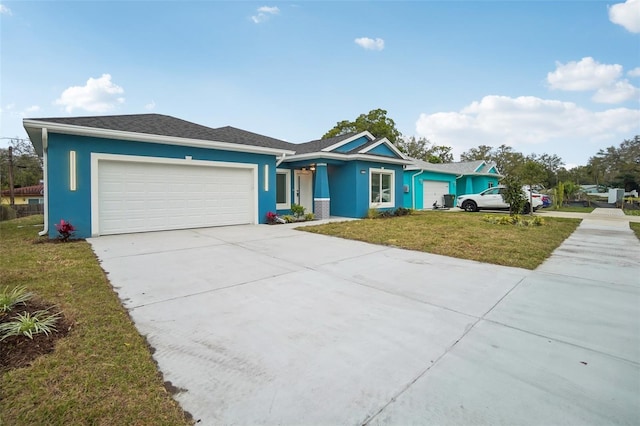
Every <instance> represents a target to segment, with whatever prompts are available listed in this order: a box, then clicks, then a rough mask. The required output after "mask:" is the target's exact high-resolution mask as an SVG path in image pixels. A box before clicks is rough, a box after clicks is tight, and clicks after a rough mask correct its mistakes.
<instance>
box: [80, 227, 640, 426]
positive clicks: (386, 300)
mask: <svg viewBox="0 0 640 426" xmlns="http://www.w3.org/2000/svg"><path fill="white" fill-rule="evenodd" d="M600 216H601V214H600ZM600 216H599V215H598V214H592V215H590V216H589V219H586V220H584V221H583V223H582V224H581V226H580V227H579V228H578V230H577V231H576V232H575V233H574V234H573V235H572V236H571V237H570V238H569V239H568V240H567V241H566V242H565V243H564V244H563V245H562V246H561V247H560V248H559V249H558V250H556V252H555V253H554V254H553V255H552V256H551V258H550V259H548V260H547V262H545V263H544V264H543V265H542V266H541V267H539V268H538V269H537V270H536V271H528V270H523V269H517V268H507V267H500V266H494V265H488V264H482V263H478V262H473V261H465V260H458V259H452V258H447V257H443V256H437V255H431V254H425V253H419V252H413V251H406V250H400V249H395V248H390V247H382V246H375V245H370V244H365V243H360V242H355V241H348V240H342V239H337V238H332V237H325V236H321V235H314V234H308V233H305V232H301V231H296V230H294V229H292V228H291V227H289V226H287V225H283V226H266V225H257V226H238V227H225V228H208V229H196V230H185V231H171V232H157V233H147V234H133V235H119V236H106V237H99V238H95V239H91V240H90V242H91V244H92V246H93V248H94V251H95V252H96V254H97V256H98V257H99V259H100V260H101V262H102V267H103V268H104V270H105V271H107V272H108V273H109V279H110V281H111V283H112V284H113V286H114V287H115V288H116V290H117V292H118V294H119V296H120V298H121V299H122V301H123V304H124V305H125V306H126V307H127V308H128V309H129V311H130V314H131V317H132V318H133V320H134V322H135V324H136V326H137V328H138V330H139V331H140V333H141V334H143V335H145V336H146V337H147V339H148V341H149V343H150V344H151V346H153V347H154V348H155V349H156V351H155V354H154V358H155V359H156V360H157V362H158V365H159V367H160V369H161V371H162V373H163V374H164V378H165V380H167V381H170V382H171V383H172V384H173V385H174V386H176V387H177V388H179V389H180V390H181V391H180V392H179V393H178V394H177V395H176V396H175V398H176V399H177V400H178V401H179V402H180V404H181V405H182V406H183V408H184V409H185V410H187V411H189V412H190V413H191V414H192V415H193V417H194V420H196V421H200V423H198V424H204V425H220V424H238V425H242V424H247V425H249V424H251V425H253V424H280V425H298V424H305V425H338V424H339V425H360V424H376V425H378V424H380V425H382V424H384V425H387V424H389V425H396V424H397V425H409V424H416V425H418V424H420V425H422V424H474V425H477V424H505V425H506V424H508V425H513V424H598V425H601V424H638V423H640V408H639V407H640V278H639V277H640V266H639V260H640V244H639V243H638V240H637V239H636V237H635V236H634V235H633V234H632V233H631V231H630V230H629V228H628V223H627V222H625V221H624V220H620V219H619V218H617V219H615V218H614V219H615V220H607V216H606V215H605V216H602V217H600Z"/></svg>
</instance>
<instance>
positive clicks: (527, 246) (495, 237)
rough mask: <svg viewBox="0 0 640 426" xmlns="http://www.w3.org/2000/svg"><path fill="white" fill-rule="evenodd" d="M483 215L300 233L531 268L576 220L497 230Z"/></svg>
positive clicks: (421, 215)
mask: <svg viewBox="0 0 640 426" xmlns="http://www.w3.org/2000/svg"><path fill="white" fill-rule="evenodd" d="M483 216H484V215H483V214H478V213H459V212H458V213H454V212H450V213H447V212H417V213H414V214H413V215H411V216H402V217H395V218H391V219H363V220H357V221H349V222H334V223H328V224H325V225H317V226H305V227H301V228H298V229H300V230H303V231H308V232H315V233H318V234H325V235H332V236H336V237H341V238H348V239H352V240H359V241H366V242H369V243H374V244H383V245H390V246H396V247H400V248H405V249H410V250H418V251H424V252H428V253H434V254H441V255H444V256H450V257H457V258H460V259H470V260H477V261H480V262H486V263H493V264H496V265H505V266H515V267H520V268H527V269H535V268H536V267H537V266H538V265H540V264H541V263H542V262H543V261H544V260H545V259H546V258H547V257H549V255H550V254H551V252H553V250H555V249H556V248H557V247H558V246H559V245H560V244H561V243H562V242H563V241H564V240H565V239H566V238H567V237H568V236H569V235H571V233H572V232H573V231H574V230H575V229H576V227H577V226H578V224H579V223H580V220H578V219H563V218H551V217H550V218H544V221H545V225H543V226H532V227H523V226H513V225H495V224H491V223H488V222H486V221H484V220H483Z"/></svg>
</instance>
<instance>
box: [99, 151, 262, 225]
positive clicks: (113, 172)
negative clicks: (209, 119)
mask: <svg viewBox="0 0 640 426" xmlns="http://www.w3.org/2000/svg"><path fill="white" fill-rule="evenodd" d="M254 191H255V189H254V177H253V169H250V168H237V167H212V166H202V165H182V164H159V163H146V162H144V163H141V162H130V161H100V162H99V165H98V220H97V222H98V226H99V234H100V235H106V234H122V233H129V232H144V231H160V230H168V229H187V228H198V227H205V226H222V225H239V224H245V223H253V222H254V221H255V217H256V215H255V209H256V206H255V201H254V200H255V192H254ZM94 234H95V230H94Z"/></svg>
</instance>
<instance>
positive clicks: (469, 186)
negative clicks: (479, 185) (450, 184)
mask: <svg viewBox="0 0 640 426" xmlns="http://www.w3.org/2000/svg"><path fill="white" fill-rule="evenodd" d="M465 190H466V192H465V194H473V179H472V178H471V176H467V185H466V188H465Z"/></svg>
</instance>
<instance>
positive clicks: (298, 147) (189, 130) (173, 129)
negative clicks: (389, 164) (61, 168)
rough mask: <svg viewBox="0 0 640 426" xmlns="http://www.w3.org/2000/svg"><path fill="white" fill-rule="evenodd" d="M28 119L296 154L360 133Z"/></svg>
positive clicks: (157, 118)
mask: <svg viewBox="0 0 640 426" xmlns="http://www.w3.org/2000/svg"><path fill="white" fill-rule="evenodd" d="M27 120H33V121H42V122H49V123H58V124H67V125H71V126H80V127H91V128H96V129H104V130H114V131H123V132H131V133H142V134H149V135H156V136H167V137H177V138H185V139H196V140H204V141H216V142H228V143H235V144H240V145H248V146H258V147H264V148H274V149H282V150H289V151H295V152H296V154H308V153H313V152H320V151H322V150H323V149H324V148H327V147H329V146H331V145H334V144H336V143H339V142H341V141H343V140H345V139H348V138H350V137H352V136H353V135H355V134H356V133H347V134H344V135H340V136H335V137H333V138H328V139H316V140H313V141H309V142H305V143H300V144H296V143H290V142H286V141H283V140H280V139H275V138H271V137H268V136H263V135H260V134H257V133H253V132H248V131H246V130H242V129H237V128H235V127H231V126H226V127H219V128H211V127H206V126H202V125H200V124H196V123H192V122H190V121H186V120H182V119H179V118H175V117H171V116H169V115H163V114H131V115H101V116H90V117H49V118H30V119H27ZM378 140H379V139H376V140H375V141H371V142H369V143H367V144H365V145H363V146H360V147H359V148H357V149H355V150H353V151H352V152H350V153H353V152H354V151H360V150H362V149H363V148H364V147H366V146H369V145H371V144H373V143H375V142H377V141H378Z"/></svg>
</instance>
